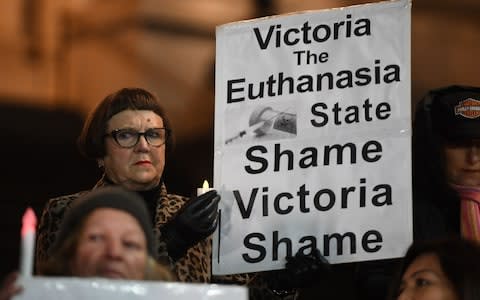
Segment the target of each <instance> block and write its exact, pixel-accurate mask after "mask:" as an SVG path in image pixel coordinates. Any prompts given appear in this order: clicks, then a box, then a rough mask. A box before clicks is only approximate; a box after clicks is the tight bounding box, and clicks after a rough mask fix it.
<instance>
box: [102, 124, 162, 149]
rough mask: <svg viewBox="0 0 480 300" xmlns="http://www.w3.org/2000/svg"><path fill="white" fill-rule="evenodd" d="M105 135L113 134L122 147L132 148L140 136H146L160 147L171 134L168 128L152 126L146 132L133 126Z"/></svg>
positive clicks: (154, 144) (149, 141) (147, 139)
mask: <svg viewBox="0 0 480 300" xmlns="http://www.w3.org/2000/svg"><path fill="white" fill-rule="evenodd" d="M105 136H111V137H112V138H113V140H114V141H115V142H116V143H117V145H119V146H120V147H122V148H132V147H135V146H136V145H137V144H138V141H139V140H140V137H141V136H143V137H145V140H146V141H147V143H148V144H149V145H151V146H154V147H160V146H161V145H163V144H165V143H166V142H167V140H168V137H169V136H170V129H168V128H150V129H147V130H145V131H144V132H140V131H137V130H135V129H132V128H124V129H115V130H113V131H112V132H110V133H107V134H105Z"/></svg>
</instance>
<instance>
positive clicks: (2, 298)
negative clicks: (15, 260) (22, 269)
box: [0, 272, 22, 300]
mask: <svg viewBox="0 0 480 300" xmlns="http://www.w3.org/2000/svg"><path fill="white" fill-rule="evenodd" d="M17 278H18V272H12V273H10V274H8V275H7V277H5V279H4V280H3V283H2V287H1V289H0V300H10V299H11V298H12V297H13V296H15V295H16V294H18V293H20V292H21V291H22V287H21V286H18V285H17V284H16V281H17Z"/></svg>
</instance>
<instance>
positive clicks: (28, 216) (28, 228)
mask: <svg viewBox="0 0 480 300" xmlns="http://www.w3.org/2000/svg"><path fill="white" fill-rule="evenodd" d="M36 225H37V217H36V216H35V212H33V209H32V208H31V207H29V208H27V210H26V211H25V214H24V215H23V217H22V236H24V235H25V234H27V233H28V232H35V226H36Z"/></svg>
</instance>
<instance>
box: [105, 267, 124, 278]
mask: <svg viewBox="0 0 480 300" xmlns="http://www.w3.org/2000/svg"><path fill="white" fill-rule="evenodd" d="M100 275H101V276H102V277H106V278H117V279H122V278H125V275H124V274H123V272H121V271H119V270H116V269H114V268H105V269H102V270H101V271H100Z"/></svg>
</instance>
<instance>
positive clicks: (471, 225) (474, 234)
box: [451, 184, 480, 242]
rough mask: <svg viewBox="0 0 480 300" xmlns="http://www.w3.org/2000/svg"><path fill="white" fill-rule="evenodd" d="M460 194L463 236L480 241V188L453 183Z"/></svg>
mask: <svg viewBox="0 0 480 300" xmlns="http://www.w3.org/2000/svg"><path fill="white" fill-rule="evenodd" d="M451 186H452V187H453V189H455V190H456V191H457V193H458V195H459V196H460V230H461V233H462V238H465V239H468V240H473V241H477V242H480V188H478V187H470V186H461V185H454V184H452V185H451Z"/></svg>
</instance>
